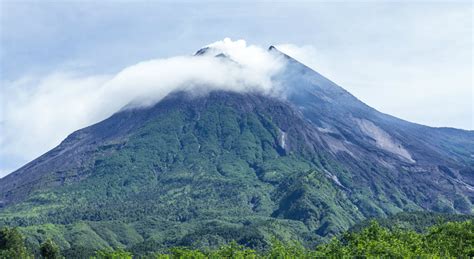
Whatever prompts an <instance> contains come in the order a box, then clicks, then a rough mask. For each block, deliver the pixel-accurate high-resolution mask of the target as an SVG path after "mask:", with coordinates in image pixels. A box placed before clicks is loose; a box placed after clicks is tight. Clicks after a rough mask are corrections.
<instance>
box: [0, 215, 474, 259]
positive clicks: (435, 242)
mask: <svg viewBox="0 0 474 259" xmlns="http://www.w3.org/2000/svg"><path fill="white" fill-rule="evenodd" d="M38 251H39V253H37V254H34V253H32V252H31V251H29V250H28V249H27V248H26V246H25V242H24V238H23V237H22V235H21V234H20V232H19V231H18V229H16V228H3V229H1V230H0V258H35V257H36V258H48V259H49V258H65V257H66V258H74V257H79V258H84V256H81V255H65V254H62V251H60V249H59V248H58V246H57V245H56V244H55V243H54V242H53V241H52V240H46V241H44V242H43V243H42V244H41V246H40V247H39V249H38ZM419 256H423V257H458V258H471V257H473V256H474V224H473V222H472V220H467V221H463V222H447V223H443V224H438V225H435V226H432V227H430V228H429V229H428V230H427V231H426V232H423V233H418V232H415V231H413V230H406V229H397V228H386V227H383V226H381V225H380V224H379V223H377V222H376V221H372V222H370V224H369V225H368V226H367V227H365V228H363V229H361V230H360V231H357V232H346V233H345V234H343V235H342V236H341V237H339V238H333V239H332V240H330V241H329V242H328V243H325V244H320V245H318V246H316V247H315V248H314V249H308V248H305V247H303V246H302V245H300V244H298V243H296V242H295V243H282V242H280V241H278V240H274V241H273V242H272V245H271V246H270V248H269V249H267V250H266V251H255V250H252V249H249V248H246V247H244V246H242V245H240V244H238V243H236V242H231V243H229V244H227V245H224V246H221V247H219V248H217V249H207V250H197V249H190V248H184V247H174V248H170V249H168V250H167V251H166V252H155V253H149V254H147V255H141V256H136V257H137V258H315V257H419ZM88 257H89V258H97V259H99V258H103V259H106V258H107V259H108V258H133V257H134V256H133V254H132V253H131V252H128V251H126V250H123V249H117V250H100V251H95V252H94V253H93V254H92V255H90V256H88Z"/></svg>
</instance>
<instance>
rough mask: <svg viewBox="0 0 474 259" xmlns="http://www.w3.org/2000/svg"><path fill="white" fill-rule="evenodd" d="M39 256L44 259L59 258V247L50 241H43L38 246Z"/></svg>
mask: <svg viewBox="0 0 474 259" xmlns="http://www.w3.org/2000/svg"><path fill="white" fill-rule="evenodd" d="M40 252H41V256H42V257H43V258H46V259H56V258H61V255H60V252H59V247H58V245H56V243H54V242H53V241H52V240H51V239H48V240H46V241H44V242H43V243H42V244H41V246H40Z"/></svg>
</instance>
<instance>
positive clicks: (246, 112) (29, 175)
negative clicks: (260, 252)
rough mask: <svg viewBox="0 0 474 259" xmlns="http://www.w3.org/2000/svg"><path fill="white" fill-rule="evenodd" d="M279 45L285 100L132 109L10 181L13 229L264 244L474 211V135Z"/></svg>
mask: <svg viewBox="0 0 474 259" xmlns="http://www.w3.org/2000/svg"><path fill="white" fill-rule="evenodd" d="M269 52H270V53H272V55H280V56H282V57H283V58H284V59H285V60H286V62H287V65H286V67H285V69H284V70H283V71H281V72H280V73H279V74H278V75H277V76H276V78H275V79H276V80H277V81H278V82H279V83H280V84H281V85H282V87H283V90H284V97H281V96H280V97H277V96H269V95H266V94H262V93H259V92H247V93H237V92H226V91H211V92H207V93H201V94H193V93H189V92H174V93H172V94H170V95H169V96H167V97H166V98H164V99H163V100H161V101H160V102H158V103H157V104H155V105H154V106H152V107H147V108H140V109H138V108H137V109H124V110H121V111H119V112H117V113H116V114H114V115H113V116H111V117H110V118H108V119H106V120H104V121H102V122H100V123H97V124H95V125H92V126H90V127H87V128H84V129H81V130H78V131H76V132H74V133H72V134H71V135H70V136H68V137H67V138H66V139H65V140H64V141H63V142H62V143H61V144H60V145H59V146H57V147H56V148H54V149H53V150H51V151H49V152H48V153H46V154H44V155H42V156H40V157H39V158H37V159H36V160H34V161H32V162H30V163H28V164H27V165H25V166H24V167H22V168H20V169H19V170H17V171H15V172H13V173H12V174H10V175H8V176H6V177H4V178H2V179H0V206H1V208H0V226H2V225H3V226H20V227H21V230H22V231H23V232H24V233H25V234H26V236H27V241H28V242H29V243H30V244H32V245H35V244H38V243H39V242H40V241H42V240H44V239H46V238H52V239H54V240H55V241H56V242H57V243H58V244H59V245H60V246H61V247H62V248H63V249H69V250H71V251H72V250H78V249H79V250H81V249H92V250H93V249H101V248H107V247H127V248H128V249H132V250H133V251H138V252H143V251H152V250H158V249H160V248H166V247H169V246H176V245H184V246H194V247H208V246H210V247H213V246H217V245H220V244H222V243H224V242H227V241H230V240H237V241H238V242H239V243H241V244H244V245H247V246H249V247H253V248H257V249H261V248H264V247H265V246H266V245H267V244H268V242H269V241H270V240H271V239H272V238H273V237H276V238H278V239H281V240H297V241H299V242H302V243H303V244H305V245H313V244H315V243H317V242H320V241H321V240H323V239H325V238H327V237H330V236H332V235H335V234H338V233H340V232H341V231H343V230H347V229H348V228H350V227H351V226H353V225H354V224H356V223H357V222H360V221H362V220H364V219H367V218H369V217H383V216H387V215H393V214H396V213H398V212H402V211H434V212H444V213H462V214H471V213H472V210H473V206H472V203H473V202H474V187H473V186H474V132H472V131H464V130H458V129H452V128H431V127H427V126H423V125H418V124H414V123H410V122H407V121H403V120H400V119H397V118H395V117H392V116H390V115H386V114H383V113H380V112H378V111H376V110H375V109H373V108H371V107H369V106H367V105H366V104H364V103H362V102H361V101H359V100H358V99H356V98H355V97H354V96H352V95H351V94H350V93H348V92H347V91H345V90H344V89H343V88H341V87H340V86H338V85H336V84H334V83H333V82H331V81H329V80H328V79H326V78H324V77H323V76H322V75H320V74H318V73H317V72H315V71H313V70H311V69H310V68H308V67H306V66H305V65H303V64H301V63H299V62H298V61H296V60H294V59H293V58H291V57H289V56H287V55H285V54H283V53H281V52H279V51H278V50H277V49H276V48H275V47H270V48H269ZM198 53H200V54H202V53H205V50H201V51H200V52H198Z"/></svg>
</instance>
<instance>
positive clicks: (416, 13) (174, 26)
mask: <svg viewBox="0 0 474 259" xmlns="http://www.w3.org/2000/svg"><path fill="white" fill-rule="evenodd" d="M226 37H229V38H231V39H233V40H239V39H245V41H246V42H247V45H246V46H245V47H246V49H248V48H247V47H249V46H250V47H254V46H258V48H262V49H264V48H267V47H268V46H270V45H276V46H277V47H278V48H279V49H281V50H283V51H284V52H286V53H287V54H290V55H291V56H293V57H295V58H297V59H298V60H300V61H302V62H303V63H305V64H307V65H308V66H310V67H311V68H313V69H314V70H316V71H318V72H320V73H321V74H323V75H325V76H326V77H328V78H329V79H331V80H332V81H334V82H336V83H337V84H339V85H341V86H342V87H344V88H345V89H347V90H348V91H349V92H351V93H352V94H354V95H355V96H356V97H358V98H359V99H360V100H362V101H364V102H365V103H367V104H368V105H370V106H372V107H374V108H376V109H378V110H379V111H382V112H384V113H388V114H391V115H394V116H397V117H399V118H402V119H405V120H408V121H412V122H416V123H420V124H425V125H429V126H434V127H442V126H443V127H455V128H462V129H468V130H472V129H474V102H473V99H474V93H473V72H472V71H473V65H472V60H473V55H474V54H473V6H472V3H471V1H449V2H448V1H447V2H440V1H436V2H434V1H422V2H413V1H400V2H394V1H385V2H382V1H377V2H375V1H366V2H354V1H345V2H344V1H338V2H331V3H329V2H317V1H312V2H300V1H288V2H277V3H270V2H259V3H251V2H247V1H219V2H218V1H214V2H209V1H199V2H180V3H177V2H176V1H175V2H163V1H113V2H112V1H101V2H100V3H98V2H97V1H96V2H93V1H86V0H84V1H8V0H7V1H0V177H2V176H4V175H6V174H8V173H10V172H12V171H14V170H15V169H17V168H19V167H21V166H22V165H24V164H25V163H27V162H29V161H31V160H32V159H34V158H36V157H37V156H39V155H41V154H43V153H45V152H47V151H48V150H50V149H51V148H53V147H54V146H56V145H58V144H59V142H60V141H61V140H62V139H64V138H65V137H66V136H67V135H68V134H69V133H71V132H72V131H74V130H77V129H79V128H80V127H83V126H87V125H88V124H87V123H89V124H90V123H93V122H96V121H97V120H100V119H102V117H103V116H106V115H107V114H108V113H107V112H106V111H104V109H106V108H107V107H108V108H107V109H106V110H108V112H109V113H110V112H111V110H112V109H114V108H115V107H116V106H117V105H119V104H121V102H111V103H112V104H113V105H105V104H108V102H109V101H110V100H103V99H104V98H105V97H103V96H104V95H100V93H101V92H104V90H103V89H120V91H119V92H118V93H117V94H115V95H113V96H116V98H118V99H120V98H122V97H123V95H124V89H131V88H127V87H130V85H129V82H130V80H131V79H134V78H136V77H137V74H134V71H135V72H136V71H137V70H138V69H139V68H140V69H143V68H146V69H151V68H153V69H155V68H156V67H162V66H168V65H169V64H175V65H176V64H178V63H176V62H178V61H179V60H180V59H179V57H183V55H191V54H193V53H194V52H195V51H197V50H198V49H200V48H201V47H203V46H206V45H208V44H210V43H213V42H216V41H218V42H219V41H222V40H223V39H224V38H226ZM177 56H178V57H177ZM176 58H177V59H176ZM170 60H171V61H170ZM176 60H178V61H176ZM175 61H176V62H175ZM163 62H164V63H163ZM166 62H171V63H166ZM173 62H175V63H173ZM163 64H165V65H163ZM179 64H181V63H179ZM210 67H212V65H210ZM153 71H155V70H153ZM232 71H233V74H234V75H235V76H239V75H238V72H235V71H234V70H232ZM234 72H235V73H234ZM263 72H264V74H265V73H267V72H268V71H263ZM265 75H266V74H265ZM138 76H141V74H138ZM189 76H193V74H192V73H190V75H189ZM258 76H259V75H258ZM258 76H256V78H257V79H259V80H260V79H261V78H259V77H258ZM140 78H142V77H140ZM155 79H156V78H155ZM127 80H128V81H127ZM124 82H125V83H124ZM142 82H143V84H146V83H149V82H144V81H142ZM152 82H154V81H152ZM166 82H170V84H176V82H175V81H166ZM219 82H220V81H219ZM226 82H227V81H226ZM117 85H120V86H121V87H120V88H117ZM123 85H125V87H122V86H123ZM130 91H132V90H130ZM105 92H106V91H105ZM107 93H108V92H107ZM160 94H164V92H163V93H160ZM105 99H107V98H105ZM65 100H66V101H67V103H65ZM98 100H99V101H98ZM104 103H105V104H104ZM91 107H92V108H97V109H99V110H100V112H96V113H93V115H94V116H92V115H90V113H91ZM104 107H106V108H104ZM117 107H118V106H117ZM89 115H90V116H89Z"/></svg>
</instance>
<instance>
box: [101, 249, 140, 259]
mask: <svg viewBox="0 0 474 259" xmlns="http://www.w3.org/2000/svg"><path fill="white" fill-rule="evenodd" d="M132 257H133V255H132V253H130V252H127V251H125V250H123V249H117V250H111V251H110V250H100V251H97V252H96V253H95V256H94V257H92V258H97V259H132Z"/></svg>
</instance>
